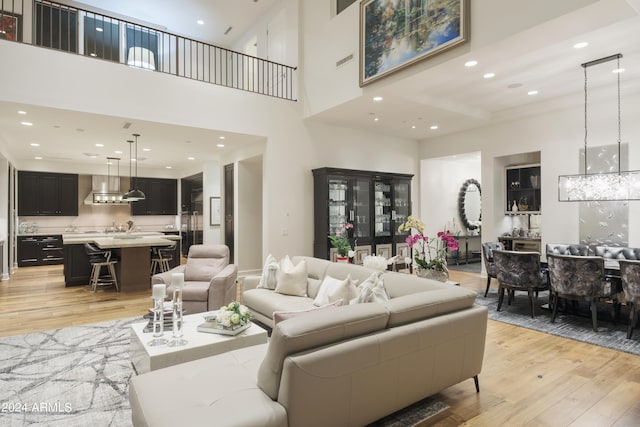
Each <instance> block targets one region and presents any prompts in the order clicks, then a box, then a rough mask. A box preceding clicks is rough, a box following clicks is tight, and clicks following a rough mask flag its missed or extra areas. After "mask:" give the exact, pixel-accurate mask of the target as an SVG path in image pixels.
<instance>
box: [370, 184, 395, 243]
mask: <svg viewBox="0 0 640 427" xmlns="http://www.w3.org/2000/svg"><path fill="white" fill-rule="evenodd" d="M373 199H374V203H375V205H374V207H375V214H374V236H375V237H385V236H391V184H389V183H387V182H381V181H376V182H375V183H374V195H373Z"/></svg>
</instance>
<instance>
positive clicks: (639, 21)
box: [0, 0, 640, 168]
mask: <svg viewBox="0 0 640 427" xmlns="http://www.w3.org/2000/svg"><path fill="white" fill-rule="evenodd" d="M314 1H315V0H314ZM83 3H85V4H89V5H92V6H93V7H97V8H100V9H102V10H107V9H108V10H110V11H112V12H115V13H117V14H121V15H123V16H136V17H138V18H139V19H140V20H142V21H148V22H154V23H158V24H159V25H161V26H164V27H166V28H167V31H170V32H175V33H179V34H182V35H185V36H188V37H192V38H195V39H198V40H203V41H207V42H212V43H216V44H219V45H223V46H229V45H231V44H232V43H233V42H234V41H235V38H237V37H238V36H240V35H241V34H242V33H243V32H244V31H245V30H246V29H247V28H249V27H251V26H252V25H254V24H255V23H256V22H257V20H259V19H261V17H262V16H263V15H264V13H265V11H266V10H267V9H268V8H269V7H271V6H273V5H274V4H275V3H276V0H259V1H257V2H256V1H254V0H188V1H186V0H185V1H182V2H180V7H176V6H175V4H176V3H175V2H173V1H170V0H136V1H131V0H110V1H107V0H86V1H84V2H83ZM351 7H358V3H357V2H356V3H354V5H352V6H351ZM639 12H640V0H600V1H595V2H594V3H593V4H592V6H589V7H586V8H583V9H581V10H578V11H576V12H572V13H570V14H567V15H564V16H560V17H558V18H556V19H553V20H551V21H548V22H546V23H544V24H542V25H539V26H536V27H532V28H530V29H528V30H526V31H523V32H520V33H517V34H514V35H513V36H511V37H507V38H501V39H500V40H496V41H494V42H491V43H485V44H483V45H480V44H474V42H475V41H474V40H472V41H471V42H469V43H468V44H466V45H464V47H463V48H461V51H463V52H467V53H465V54H463V55H462V56H456V55H448V54H445V55H440V56H437V57H434V58H432V59H429V60H428V61H423V62H421V63H419V64H417V65H416V66H414V67H410V68H407V69H405V70H403V71H400V72H398V73H396V74H395V75H392V76H390V77H389V78H385V79H382V80H380V81H379V82H376V83H373V84H371V85H368V86H365V87H364V88H363V95H362V96H360V97H358V98H355V99H353V100H351V101H348V102H346V103H344V104H342V105H340V106H337V107H335V108H331V109H330V110H327V111H324V112H321V113H319V114H316V115H315V116H314V117H313V118H312V119H314V120H321V121H324V122H327V123H331V124H336V125H341V126H348V127H356V128H361V129H366V130H368V131H374V132H377V133H383V134H388V135H394V136H398V137H402V138H408V139H412V140H423V139H428V138H431V137H434V136H440V135H443V134H448V133H454V132H459V131H462V130H466V129H472V128H475V127H481V126H487V125H489V124H495V123H497V122H500V121H504V120H510V119H514V118H517V117H521V116H524V115H530V114H536V113H539V112H543V111H548V110H549V109H552V108H556V107H567V106H575V107H576V108H581V104H582V103H583V93H582V91H583V83H584V82H583V76H582V68H581V67H580V64H581V63H583V62H587V61H590V60H594V59H597V58H601V57H605V56H609V55H612V54H615V53H622V54H623V55H624V58H623V59H622V64H621V65H622V67H623V68H625V72H624V73H622V74H621V78H622V88H623V106H624V101H625V99H629V97H631V96H635V97H637V96H638V92H640V43H639V42H638V40H640V16H639ZM198 19H202V20H203V21H204V22H205V24H204V25H198V24H196V23H195V22H196V21H197V20H198ZM229 27H233V28H232V30H231V31H230V32H229V33H228V34H227V35H226V36H225V35H224V32H225V31H226V30H227V29H228V28H229ZM578 42H587V43H589V45H588V46H587V47H585V48H582V49H575V48H574V47H573V46H574V44H576V43H578ZM468 60H475V61H478V65H476V66H475V67H470V68H469V67H465V66H464V63H465V62H466V61H468ZM295 65H298V64H295ZM614 65H615V64H614V63H611V64H609V65H601V66H598V67H593V68H592V69H591V68H590V69H589V73H590V74H589V77H590V84H589V85H590V88H591V90H592V91H593V94H594V100H597V97H598V93H599V92H602V93H605V92H606V94H607V95H612V94H613V93H612V91H614V90H615V86H614V84H615V83H614V80H613V79H614V78H615V77H612V76H613V75H612V73H611V69H612V68H614ZM488 72H493V73H495V77H493V78H491V79H485V78H483V75H484V74H485V73H488ZM532 90H535V91H537V94H535V95H528V92H529V91H532ZM610 92H611V93H610ZM373 96H382V97H383V98H384V100H383V101H382V102H374V101H373V100H372V98H373ZM26 108H28V109H29V115H30V119H33V120H34V121H35V120H42V121H44V122H45V123H47V124H48V125H49V127H48V129H51V126H53V129H54V130H53V131H47V133H46V134H42V135H40V136H37V135H36V136H35V137H34V136H33V132H32V133H30V134H29V135H31V137H30V139H29V138H27V137H26V136H25V135H26V134H25V133H24V129H22V128H21V127H20V126H19V125H16V120H15V117H16V111H17V110H18V109H26ZM623 111H624V110H623ZM53 113H55V114H53ZM34 117H35V118H34ZM52 117H55V120H54V119H53V118H52ZM375 118H378V120H377V121H374V119H375ZM9 119H10V120H9ZM128 121H131V120H128V119H126V118H113V117H104V116H97V115H90V114H82V113H71V112H64V111H53V110H51V109H46V108H35V107H32V106H21V105H15V104H6V103H5V104H0V126H1V128H2V130H3V132H4V133H5V135H9V137H10V139H11V141H12V142H11V146H10V150H11V152H12V154H14V155H15V156H16V158H19V159H32V158H33V156H34V155H35V153H36V149H35V148H34V147H31V146H30V145H29V144H30V143H31V142H37V139H38V138H42V140H45V139H48V140H49V141H52V142H54V144H52V147H49V148H48V150H49V151H48V152H47V155H50V156H52V157H55V158H58V159H59V160H60V161H64V160H65V159H72V160H74V161H78V160H82V159H84V158H86V156H85V154H78V153H87V152H88V151H87V150H86V148H83V149H79V148H78V147H80V146H81V145H78V144H80V141H82V142H84V143H86V141H87V140H91V141H92V142H93V141H95V143H106V144H116V145H119V146H120V147H119V149H120V150H121V151H123V156H122V157H123V159H128V147H127V146H126V145H127V144H126V139H130V134H131V133H133V132H137V133H140V134H141V137H140V139H139V150H140V153H139V156H140V157H146V160H145V166H153V167H158V168H160V167H165V166H173V167H175V168H188V166H189V161H188V160H186V156H189V155H191V154H188V152H192V153H193V154H192V155H193V156H195V157H198V158H199V159H206V158H207V157H205V156H216V153H215V152H213V153H212V152H211V150H210V147H211V142H212V141H217V140H218V138H219V137H220V136H225V137H226V138H227V139H226V142H227V143H228V144H238V145H241V144H253V143H256V142H257V141H259V139H258V138H255V137H251V136H247V135H238V134H236V135H228V134H220V133H219V132H215V131H210V130H203V129H193V128H184V127H179V126H169V125H164V124H158V123H140V122H134V123H133V124H132V126H131V127H130V128H129V129H123V125H124V123H126V122H128ZM433 125H437V126H438V129H436V130H432V129H430V128H431V126H433ZM57 138H59V139H57ZM55 141H60V142H62V141H64V143H63V144H62V143H60V144H57V143H55ZM76 141H77V144H76ZM109 141H120V142H118V143H113V142H109ZM151 141H153V146H149V147H145V144H147V143H150V142H151ZM187 141H190V142H187ZM177 146H178V147H184V149H182V148H181V150H180V151H181V152H183V153H184V156H183V157H185V159H177V156H176V155H175V147H177ZM84 147H86V144H85V145H84ZM205 147H206V148H207V149H206V150H205V149H204V148H205ZM106 148H107V147H105V149H106ZM108 148H109V149H110V150H111V152H112V151H113V150H116V149H118V148H115V147H111V146H109V147H108ZM143 148H150V149H151V151H149V152H142V149H143ZM40 149H41V150H43V151H41V152H44V147H41V148H40ZM97 149H98V148H97V147H96V150H97ZM141 165H142V163H141ZM121 167H122V165H121Z"/></svg>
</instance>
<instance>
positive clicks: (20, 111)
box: [18, 110, 27, 116]
mask: <svg viewBox="0 0 640 427" xmlns="http://www.w3.org/2000/svg"><path fill="white" fill-rule="evenodd" d="M18 114H22V115H23V116H24V115H25V114H27V112H26V111H22V110H18Z"/></svg>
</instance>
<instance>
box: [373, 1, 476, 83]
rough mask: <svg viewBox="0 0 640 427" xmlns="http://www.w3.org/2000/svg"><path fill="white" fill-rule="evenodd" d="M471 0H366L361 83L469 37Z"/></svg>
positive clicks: (448, 47)
mask: <svg viewBox="0 0 640 427" xmlns="http://www.w3.org/2000/svg"><path fill="white" fill-rule="evenodd" d="M467 3H468V0H362V2H361V3H360V86H364V85H366V84H369V83H371V82H373V81H375V80H378V79H379V78H382V77H384V76H387V75H389V74H391V73H393V72H394V71H398V70H400V69H402V68H404V67H406V66H408V65H411V64H414V63H416V62H418V61H421V60H423V59H425V58H428V57H430V56H433V55H435V54H437V53H440V52H442V51H444V50H446V49H450V48H452V47H453V46H456V45H458V44H460V43H463V42H464V41H466V39H467V33H468V31H467V29H466V28H467V27H468V25H467V24H468V23H467V18H466V16H467V12H468V9H469V8H468V6H467Z"/></svg>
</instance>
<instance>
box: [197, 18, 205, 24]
mask: <svg viewBox="0 0 640 427" xmlns="http://www.w3.org/2000/svg"><path fill="white" fill-rule="evenodd" d="M196 23H197V24H198V25H204V21H203V20H202V19H198V20H197V21H196Z"/></svg>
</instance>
